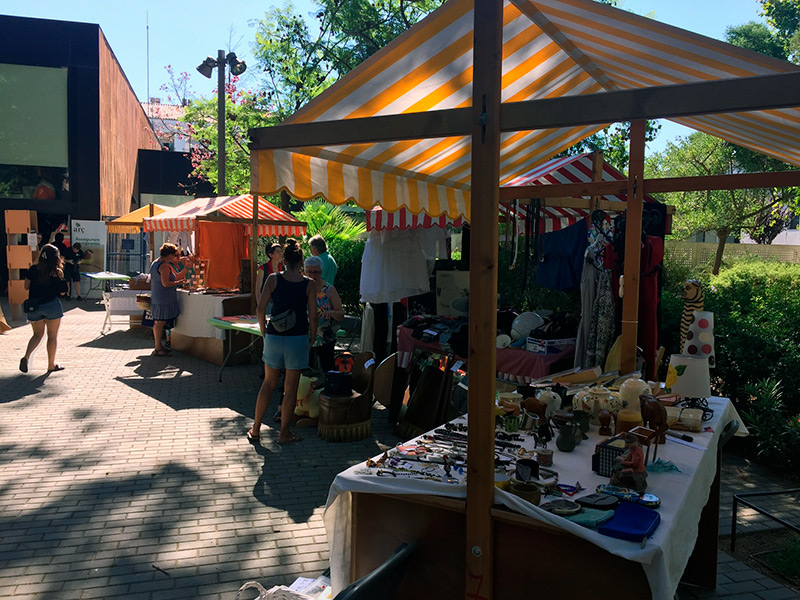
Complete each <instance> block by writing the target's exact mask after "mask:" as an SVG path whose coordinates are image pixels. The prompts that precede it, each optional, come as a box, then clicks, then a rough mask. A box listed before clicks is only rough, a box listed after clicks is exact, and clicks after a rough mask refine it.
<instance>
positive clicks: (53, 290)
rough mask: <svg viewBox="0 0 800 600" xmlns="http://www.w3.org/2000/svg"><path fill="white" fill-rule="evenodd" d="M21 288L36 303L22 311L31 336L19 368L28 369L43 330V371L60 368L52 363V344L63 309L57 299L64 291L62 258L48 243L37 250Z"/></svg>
mask: <svg viewBox="0 0 800 600" xmlns="http://www.w3.org/2000/svg"><path fill="white" fill-rule="evenodd" d="M25 288H26V289H27V290H28V300H30V301H31V302H33V303H34V304H35V305H36V308H35V309H34V310H33V311H31V312H27V311H26V313H25V314H26V316H27V317H28V322H29V323H30V324H31V327H32V328H33V335H32V336H31V339H30V341H29V342H28V348H27V349H26V350H25V356H23V357H22V358H21V359H20V360H19V370H20V371H22V372H23V373H27V372H28V360H30V358H31V354H33V351H34V350H36V348H37V347H38V346H39V344H40V343H41V341H42V338H44V334H45V331H46V332H47V371H48V372H50V373H51V372H53V371H63V370H64V367H61V366H59V365H57V364H56V347H57V346H58V328H59V326H60V325H61V317H63V316H64V310H63V309H62V307H61V301H60V300H59V299H58V298H59V296H61V294H64V293H66V291H67V289H68V288H67V282H66V281H65V280H64V259H63V258H62V256H61V254H60V253H59V251H58V248H56V247H55V246H53V245H52V244H45V245H44V246H42V250H41V252H40V253H39V262H38V263H37V264H35V265H33V266H32V267H31V268H30V269H28V272H27V274H26V275H25Z"/></svg>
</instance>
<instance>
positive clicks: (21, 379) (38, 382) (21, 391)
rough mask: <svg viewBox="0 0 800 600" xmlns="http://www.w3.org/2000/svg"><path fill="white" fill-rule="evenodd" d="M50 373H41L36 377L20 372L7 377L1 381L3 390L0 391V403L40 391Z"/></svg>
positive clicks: (19, 398) (20, 398) (13, 400)
mask: <svg viewBox="0 0 800 600" xmlns="http://www.w3.org/2000/svg"><path fill="white" fill-rule="evenodd" d="M49 376H50V373H42V374H41V375H37V376H36V377H31V376H30V375H26V374H23V373H20V374H19V375H15V376H14V377H9V378H7V379H5V380H4V381H3V391H2V393H0V404H7V403H9V402H16V401H17V400H22V399H23V398H26V397H27V396H33V395H34V394H38V393H39V392H41V391H42V388H43V387H44V383H45V381H47V378H48V377H49Z"/></svg>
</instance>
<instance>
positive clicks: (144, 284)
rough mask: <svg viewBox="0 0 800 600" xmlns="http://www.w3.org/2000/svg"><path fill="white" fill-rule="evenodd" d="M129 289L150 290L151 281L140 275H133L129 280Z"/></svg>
mask: <svg viewBox="0 0 800 600" xmlns="http://www.w3.org/2000/svg"><path fill="white" fill-rule="evenodd" d="M128 289H131V290H149V289H150V282H149V281H146V280H144V279H139V278H138V277H131V279H130V280H129V281H128Z"/></svg>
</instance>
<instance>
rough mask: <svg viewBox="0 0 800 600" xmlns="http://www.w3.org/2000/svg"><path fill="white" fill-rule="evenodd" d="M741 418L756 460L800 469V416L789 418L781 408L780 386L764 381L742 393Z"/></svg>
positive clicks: (784, 408)
mask: <svg viewBox="0 0 800 600" xmlns="http://www.w3.org/2000/svg"><path fill="white" fill-rule="evenodd" d="M744 392H745V395H746V396H747V398H746V399H745V400H744V402H743V407H742V416H743V417H744V419H745V421H746V423H747V427H748V429H749V430H750V433H751V435H752V436H753V437H754V441H755V447H756V452H757V456H758V457H759V458H761V459H762V460H764V461H765V462H768V463H770V464H772V465H776V466H786V467H789V468H791V469H793V470H794V472H795V473H796V472H798V469H800V454H798V452H797V450H798V448H800V414H790V413H788V411H787V410H786V407H785V406H784V404H783V392H782V390H781V383H780V381H778V380H776V379H763V380H761V381H758V382H756V383H753V384H748V385H747V386H745V389H744Z"/></svg>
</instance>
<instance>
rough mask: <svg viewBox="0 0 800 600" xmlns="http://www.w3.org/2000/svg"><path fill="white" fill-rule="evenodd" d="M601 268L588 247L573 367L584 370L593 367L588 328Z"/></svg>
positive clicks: (582, 277)
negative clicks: (589, 351)
mask: <svg viewBox="0 0 800 600" xmlns="http://www.w3.org/2000/svg"><path fill="white" fill-rule="evenodd" d="M600 271H601V267H599V266H598V265H597V264H596V256H595V249H594V247H592V246H589V247H588V248H587V249H586V252H585V254H584V262H583V273H582V274H581V322H580V323H579V324H578V333H577V334H576V340H575V362H574V365H573V366H575V367H577V368H579V369H584V368H587V367H593V366H594V365H590V364H589V362H588V346H589V326H590V324H591V322H592V312H593V311H594V300H595V297H596V293H597V279H598V277H599V275H600Z"/></svg>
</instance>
